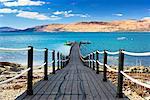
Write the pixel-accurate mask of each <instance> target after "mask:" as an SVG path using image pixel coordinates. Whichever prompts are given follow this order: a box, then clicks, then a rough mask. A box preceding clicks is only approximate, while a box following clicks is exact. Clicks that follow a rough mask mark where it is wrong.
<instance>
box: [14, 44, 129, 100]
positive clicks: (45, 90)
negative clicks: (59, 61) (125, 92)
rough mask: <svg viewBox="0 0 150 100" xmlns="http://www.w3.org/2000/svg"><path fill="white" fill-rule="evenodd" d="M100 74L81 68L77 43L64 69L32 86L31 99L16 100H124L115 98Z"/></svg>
mask: <svg viewBox="0 0 150 100" xmlns="http://www.w3.org/2000/svg"><path fill="white" fill-rule="evenodd" d="M102 77H103V76H102V74H96V71H95V70H92V69H90V68H89V67H87V66H84V64H83V62H82V60H81V59H80V49H79V45H78V44H77V43H75V44H74V46H73V47H72V49H71V54H70V60H69V63H68V64H67V66H66V67H65V68H63V69H61V70H58V71H56V73H55V74H50V75H48V80H41V81H39V82H37V83H36V84H35V85H34V86H33V95H27V94H26V92H25V93H23V94H21V95H20V96H18V97H17V98H16V100H128V98H127V97H124V98H117V97H116V94H117V88H116V86H115V85H113V84H112V83H111V82H110V81H109V80H108V81H107V82H104V81H103V79H102Z"/></svg>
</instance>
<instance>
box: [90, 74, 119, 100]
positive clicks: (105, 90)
mask: <svg viewBox="0 0 150 100" xmlns="http://www.w3.org/2000/svg"><path fill="white" fill-rule="evenodd" d="M90 73H91V75H90V77H92V76H93V77H92V78H91V79H93V78H94V79H95V81H97V83H98V85H99V87H100V88H101V90H102V91H103V93H104V94H105V95H106V97H107V99H108V100H115V96H116V95H115V96H113V95H112V94H111V93H110V91H112V88H111V87H110V86H105V84H107V82H103V81H102V78H98V77H96V74H95V73H94V72H92V71H90ZM108 88H109V89H108ZM109 90H110V91H109ZM113 93H116V92H114V91H113Z"/></svg>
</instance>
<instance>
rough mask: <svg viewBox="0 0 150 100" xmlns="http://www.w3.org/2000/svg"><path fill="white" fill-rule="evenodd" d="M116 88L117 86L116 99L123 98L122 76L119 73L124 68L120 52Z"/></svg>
mask: <svg viewBox="0 0 150 100" xmlns="http://www.w3.org/2000/svg"><path fill="white" fill-rule="evenodd" d="M118 65H119V66H118V86H117V97H118V98H123V92H122V89H123V75H122V74H121V72H120V71H123V66H124V53H122V50H120V51H119V64H118Z"/></svg>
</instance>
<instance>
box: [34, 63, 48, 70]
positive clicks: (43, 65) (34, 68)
mask: <svg viewBox="0 0 150 100" xmlns="http://www.w3.org/2000/svg"><path fill="white" fill-rule="evenodd" d="M44 65H46V62H45V63H43V64H41V65H40V66H38V67H36V68H34V69H40V68H42V67H43V66H44Z"/></svg>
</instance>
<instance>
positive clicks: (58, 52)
mask: <svg viewBox="0 0 150 100" xmlns="http://www.w3.org/2000/svg"><path fill="white" fill-rule="evenodd" d="M59 69H60V68H59V52H57V70H59Z"/></svg>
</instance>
